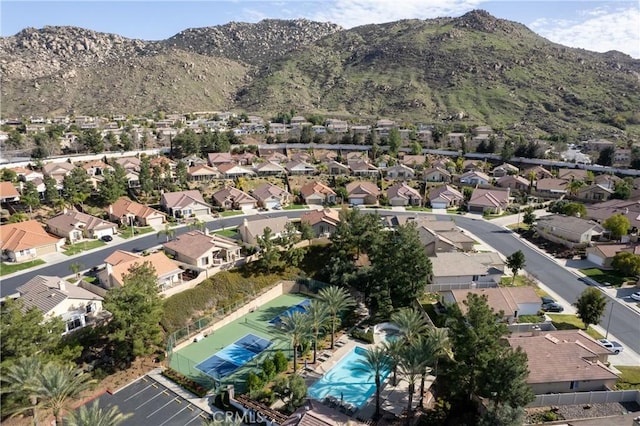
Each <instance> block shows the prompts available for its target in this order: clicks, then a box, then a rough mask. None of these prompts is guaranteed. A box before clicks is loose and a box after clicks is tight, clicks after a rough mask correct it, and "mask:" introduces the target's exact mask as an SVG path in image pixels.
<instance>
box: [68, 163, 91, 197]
mask: <svg viewBox="0 0 640 426" xmlns="http://www.w3.org/2000/svg"><path fill="white" fill-rule="evenodd" d="M62 191H63V194H64V195H63V197H64V199H65V201H67V202H68V203H69V204H81V205H82V204H83V203H84V202H85V200H86V199H87V198H89V196H90V195H91V192H92V191H93V187H92V185H91V182H89V175H88V174H87V172H86V171H85V170H84V169H83V168H82V167H76V168H74V169H73V170H71V173H70V174H68V175H67V176H65V177H64V179H63V180H62Z"/></svg>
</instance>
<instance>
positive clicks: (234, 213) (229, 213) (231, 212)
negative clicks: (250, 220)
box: [220, 210, 244, 217]
mask: <svg viewBox="0 0 640 426" xmlns="http://www.w3.org/2000/svg"><path fill="white" fill-rule="evenodd" d="M241 214H244V212H243V211H242V210H228V211H225V212H220V216H222V217H229V216H239V215H241Z"/></svg>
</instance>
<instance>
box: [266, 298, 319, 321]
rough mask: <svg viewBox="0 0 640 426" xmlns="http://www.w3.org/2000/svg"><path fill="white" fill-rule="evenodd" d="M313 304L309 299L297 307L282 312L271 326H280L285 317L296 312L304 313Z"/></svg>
mask: <svg viewBox="0 0 640 426" xmlns="http://www.w3.org/2000/svg"><path fill="white" fill-rule="evenodd" d="M310 304H311V301H310V300H309V299H305V300H303V301H302V302H300V303H298V304H297V305H295V306H292V307H290V308H289V309H287V310H286V311H284V312H281V313H280V314H279V315H278V316H276V317H274V318H273V319H272V320H271V321H269V324H271V325H279V324H280V323H281V322H282V318H283V317H287V316H291V315H293V313H294V312H304V311H306V310H307V307H308V306H309V305H310Z"/></svg>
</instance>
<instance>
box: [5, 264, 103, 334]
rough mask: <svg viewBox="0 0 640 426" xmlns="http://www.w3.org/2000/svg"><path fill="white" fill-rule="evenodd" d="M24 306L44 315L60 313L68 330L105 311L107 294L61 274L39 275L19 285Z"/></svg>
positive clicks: (86, 322) (80, 325) (59, 315)
mask: <svg viewBox="0 0 640 426" xmlns="http://www.w3.org/2000/svg"><path fill="white" fill-rule="evenodd" d="M16 290H17V291H18V294H19V299H20V300H21V301H22V305H23V309H24V310H25V311H26V310H29V309H34V308H35V309H38V310H39V311H40V312H42V314H43V316H44V318H54V317H60V318H61V319H62V321H63V322H64V323H65V331H64V334H67V333H69V332H71V331H75V330H79V329H81V328H83V327H85V326H87V325H89V324H91V323H92V322H93V321H95V320H96V318H97V317H98V316H99V315H100V314H101V313H102V300H103V298H102V297H101V296H99V295H97V294H95V293H92V292H90V291H89V290H86V289H84V288H82V287H79V286H77V285H74V284H72V283H70V282H68V281H65V280H63V279H62V278H60V277H51V276H44V275H36V276H35V277H33V278H31V279H30V280H29V281H27V282H26V283H24V284H22V285H21V286H19V287H17V289H16Z"/></svg>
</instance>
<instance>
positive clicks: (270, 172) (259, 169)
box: [253, 161, 287, 176]
mask: <svg viewBox="0 0 640 426" xmlns="http://www.w3.org/2000/svg"><path fill="white" fill-rule="evenodd" d="M253 170H254V171H255V172H256V174H257V175H258V176H280V175H286V174H287V170H286V169H285V168H284V167H282V166H281V165H280V164H278V163H276V162H275V161H265V162H263V163H259V164H256V165H255V166H253Z"/></svg>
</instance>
